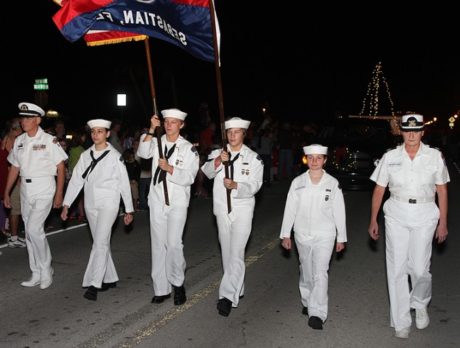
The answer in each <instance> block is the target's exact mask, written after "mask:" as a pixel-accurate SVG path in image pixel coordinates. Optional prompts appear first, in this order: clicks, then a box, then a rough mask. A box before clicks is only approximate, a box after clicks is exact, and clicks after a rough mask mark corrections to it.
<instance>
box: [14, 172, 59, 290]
mask: <svg viewBox="0 0 460 348" xmlns="http://www.w3.org/2000/svg"><path fill="white" fill-rule="evenodd" d="M27 180H28V181H29V180H30V181H31V182H27V181H26V178H22V182H21V214H22V219H23V220H24V227H25V231H26V245H27V252H28V254H29V266H30V270H31V271H32V277H33V278H35V279H40V280H41V281H44V280H49V279H50V278H51V277H52V274H51V251H50V247H49V244H48V240H47V239H46V234H45V229H44V225H45V220H46V218H47V217H48V215H49V213H50V211H51V207H52V205H53V198H54V193H55V192H56V179H55V178H54V176H49V177H42V178H32V179H27Z"/></svg>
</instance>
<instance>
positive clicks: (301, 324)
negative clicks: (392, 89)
mask: <svg viewBox="0 0 460 348" xmlns="http://www.w3.org/2000/svg"><path fill="white" fill-rule="evenodd" d="M451 177H452V183H451V184H450V185H449V192H450V196H449V203H450V207H449V208H450V216H449V230H450V234H449V238H448V242H447V243H446V244H445V245H444V246H442V247H439V246H435V249H434V252H433V259H432V261H433V262H432V273H433V300H432V302H431V305H430V307H429V313H430V317H431V324H430V326H429V327H428V328H427V329H425V330H417V329H416V328H415V324H414V325H413V329H412V332H411V335H410V338H409V339H408V340H400V339H397V338H394V336H393V334H394V331H393V329H392V328H390V327H389V305H388V296H387V290H386V278H385V259H384V249H385V248H384V247H385V246H384V241H383V240H381V241H379V242H378V243H370V241H369V238H368V237H367V224H368V218H369V210H370V196H371V193H370V192H351V191H349V192H345V200H346V208H347V227H348V239H349V243H348V245H347V249H346V252H345V253H344V254H343V255H342V256H337V255H334V256H333V258H332V261H331V268H330V273H329V318H328V320H327V322H326V323H325V325H324V330H322V331H315V330H312V329H310V328H309V327H308V326H307V318H306V316H304V315H302V314H301V309H302V305H301V303H300V295H299V291H298V261H297V255H296V253H295V251H293V252H291V253H290V254H287V253H285V252H283V250H282V249H281V248H280V246H279V240H278V235H279V229H280V225H281V219H282V214H283V209H284V201H285V196H286V193H287V188H288V183H287V182H282V183H277V184H274V185H272V187H270V188H266V189H264V190H263V192H262V193H261V194H260V195H259V197H258V204H257V209H256V213H255V217H254V227H253V232H252V236H251V239H250V242H249V245H248V249H247V254H246V256H247V269H246V283H245V285H246V292H245V297H244V298H243V299H242V300H241V302H240V305H239V308H237V309H234V310H233V311H232V313H231V314H230V316H229V317H228V318H224V317H222V316H219V315H218V314H217V310H216V301H217V295H218V294H217V289H218V285H219V280H220V277H221V275H222V270H221V263H220V250H219V245H218V241H217V233H216V226H215V223H214V217H213V215H212V201H211V200H208V199H202V198H196V199H193V200H192V203H191V207H190V211H189V220H188V223H187V226H186V232H185V236H184V244H185V249H184V250H185V256H186V260H187V273H186V282H185V286H186V289H187V296H188V301H187V303H186V304H185V305H183V306H178V307H177V306H174V305H173V303H172V300H169V301H166V302H164V303H163V304H160V305H154V304H151V303H150V300H151V297H152V296H153V291H152V285H151V279H150V239H149V232H148V221H147V215H146V212H139V213H137V214H136V216H135V222H134V226H133V229H132V230H131V231H126V230H125V229H124V227H123V226H122V224H121V221H120V223H119V224H118V226H117V228H116V229H115V231H114V234H113V237H112V253H113V257H114V261H115V265H116V267H117V270H118V274H119V276H120V281H119V283H118V286H117V287H116V288H114V289H110V290H109V291H107V292H104V293H100V294H99V298H98V301H97V302H91V301H88V300H86V299H84V298H83V296H82V295H83V293H84V289H82V288H81V282H82V277H83V273H84V270H85V267H86V263H87V261H88V256H89V252H90V248H91V239H90V235H89V232H88V229H87V227H86V226H82V227H78V228H74V229H68V230H65V231H63V232H59V233H55V234H52V235H49V237H48V238H49V242H50V246H51V251H52V255H53V266H54V269H55V277H54V283H53V284H52V286H51V287H50V288H49V289H46V290H40V289H39V288H38V287H36V288H23V287H21V286H20V285H19V284H20V282H21V281H23V280H25V279H28V277H29V276H30V273H29V269H28V260H27V252H26V250H25V249H9V248H2V249H0V250H2V251H3V255H1V256H0V264H1V266H0V277H1V278H0V279H1V280H2V281H1V283H0V291H1V293H2V294H3V296H2V297H1V298H0V347H135V346H137V347H309V346H314V347H336V346H340V347H403V346H404V347H458V346H459V343H458V342H460V330H459V328H460V320H459V317H460V290H459V289H460V279H459V274H460V273H459V271H458V266H459V263H458V251H459V246H458V245H459V242H460V237H459V235H458V233H457V231H456V226H459V224H460V218H459V214H458V213H457V212H458V211H459V204H460V203H459V202H460V200H459V196H460V188H459V185H460V184H459V183H460V180H459V174H458V173H457V172H456V171H451Z"/></svg>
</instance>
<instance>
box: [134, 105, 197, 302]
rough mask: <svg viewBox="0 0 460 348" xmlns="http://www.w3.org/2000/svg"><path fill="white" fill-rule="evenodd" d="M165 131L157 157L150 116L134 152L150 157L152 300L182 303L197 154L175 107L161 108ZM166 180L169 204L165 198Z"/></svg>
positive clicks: (182, 116)
mask: <svg viewBox="0 0 460 348" xmlns="http://www.w3.org/2000/svg"><path fill="white" fill-rule="evenodd" d="M161 114H162V115H163V117H164V128H165V132H166V134H164V135H163V136H162V137H161V144H162V147H163V151H164V152H163V156H164V158H159V152H158V141H157V139H156V138H154V137H153V136H154V131H155V128H156V127H159V126H160V120H159V118H158V117H157V116H156V115H154V116H152V118H151V119H150V129H149V132H148V133H147V134H143V135H142V136H141V140H140V144H139V148H138V150H137V155H138V156H139V157H141V158H144V159H148V158H153V161H152V175H153V178H152V183H151V186H150V192H149V196H148V204H149V208H150V237H151V247H152V280H153V291H154V296H153V298H152V303H162V302H163V301H164V300H165V299H167V298H169V297H170V296H171V291H172V288H174V304H175V305H182V304H184V303H185V301H186V300H187V297H186V295H185V287H184V280H185V267H186V262H185V258H184V251H183V248H184V245H183V243H182V235H183V232H184V226H185V222H186V220H187V209H188V205H189V202H190V186H191V185H192V184H193V182H194V181H195V176H196V174H197V172H198V168H199V157H198V152H197V150H196V149H195V147H194V146H193V145H192V144H191V143H190V142H188V141H187V140H186V139H184V138H183V137H182V136H181V135H180V130H181V129H182V128H183V127H184V120H185V117H186V116H187V114H186V113H185V112H182V111H180V110H178V109H167V110H163V111H161ZM164 182H166V186H167V192H168V198H169V205H167V204H166V201H165V191H164V188H163V187H164V186H163V185H164Z"/></svg>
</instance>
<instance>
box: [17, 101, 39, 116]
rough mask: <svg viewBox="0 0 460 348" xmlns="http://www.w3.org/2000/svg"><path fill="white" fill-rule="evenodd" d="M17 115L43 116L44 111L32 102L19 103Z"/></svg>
mask: <svg viewBox="0 0 460 348" xmlns="http://www.w3.org/2000/svg"><path fill="white" fill-rule="evenodd" d="M18 107H19V116H23V117H43V116H45V111H43V109H42V108H41V107H39V106H38V105H35V104H32V103H25V102H22V103H19V105H18Z"/></svg>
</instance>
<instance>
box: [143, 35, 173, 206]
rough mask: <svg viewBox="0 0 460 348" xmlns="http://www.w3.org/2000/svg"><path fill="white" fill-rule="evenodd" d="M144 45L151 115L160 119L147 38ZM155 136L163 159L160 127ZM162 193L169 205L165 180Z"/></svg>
mask: <svg viewBox="0 0 460 348" xmlns="http://www.w3.org/2000/svg"><path fill="white" fill-rule="evenodd" d="M144 44H145V54H146V56H147V68H148V71H149V82H150V94H151V96H152V102H153V113H154V114H155V115H157V116H158V117H160V115H159V114H158V106H157V98H156V92H155V83H154V81H153V69H152V58H151V56H150V44H149V38H148V37H146V38H145V40H144ZM155 136H156V138H157V142H158V153H159V155H160V158H164V156H163V148H162V145H161V129H160V127H157V128H156V129H155ZM163 191H164V195H165V204H166V205H169V195H168V185H167V183H166V178H165V179H164V180H163Z"/></svg>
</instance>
